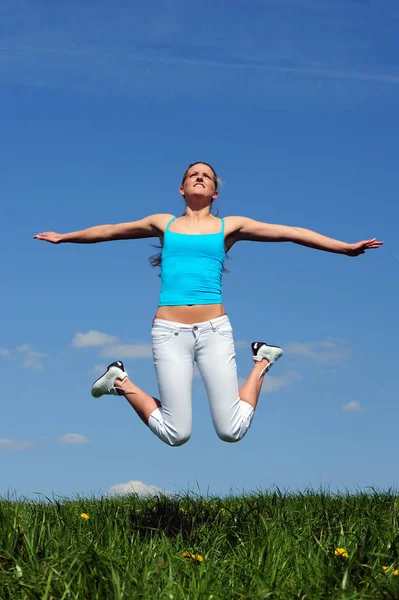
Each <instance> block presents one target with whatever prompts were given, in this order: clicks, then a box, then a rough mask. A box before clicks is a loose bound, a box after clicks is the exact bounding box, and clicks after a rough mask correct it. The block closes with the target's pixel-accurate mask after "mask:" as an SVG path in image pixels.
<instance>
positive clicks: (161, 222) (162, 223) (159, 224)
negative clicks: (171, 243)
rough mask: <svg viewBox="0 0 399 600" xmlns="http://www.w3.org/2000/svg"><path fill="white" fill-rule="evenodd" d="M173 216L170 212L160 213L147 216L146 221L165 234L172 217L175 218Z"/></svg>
mask: <svg viewBox="0 0 399 600" xmlns="http://www.w3.org/2000/svg"><path fill="white" fill-rule="evenodd" d="M173 217H174V215H171V214H169V213H158V214H155V215H150V216H148V217H146V221H147V223H148V224H149V225H150V226H151V227H154V228H155V229H156V230H157V232H158V233H161V234H163V233H164V232H165V229H166V226H167V224H168V223H169V221H170V220H171V219H173Z"/></svg>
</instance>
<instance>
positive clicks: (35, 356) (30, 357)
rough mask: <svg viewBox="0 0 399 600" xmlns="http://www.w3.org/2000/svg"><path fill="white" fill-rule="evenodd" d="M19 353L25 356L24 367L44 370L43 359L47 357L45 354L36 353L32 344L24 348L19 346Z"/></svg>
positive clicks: (25, 345) (24, 345)
mask: <svg viewBox="0 0 399 600" xmlns="http://www.w3.org/2000/svg"><path fill="white" fill-rule="evenodd" d="M17 351H18V352H19V353H20V354H22V355H23V363H22V366H23V367H25V368H26V369H42V368H43V366H44V365H43V362H42V360H41V359H42V358H44V357H45V356H47V354H44V353H43V352H36V350H33V349H32V346H31V345H30V344H23V345H22V346H18V348H17Z"/></svg>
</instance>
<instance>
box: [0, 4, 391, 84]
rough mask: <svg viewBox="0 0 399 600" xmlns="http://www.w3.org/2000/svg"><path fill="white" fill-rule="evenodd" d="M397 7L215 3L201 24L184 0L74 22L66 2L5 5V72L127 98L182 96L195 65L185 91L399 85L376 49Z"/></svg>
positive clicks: (12, 77)
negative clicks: (234, 6) (218, 86)
mask: <svg viewBox="0 0 399 600" xmlns="http://www.w3.org/2000/svg"><path fill="white" fill-rule="evenodd" d="M391 6H392V10H387V13H386V16H384V15H381V11H380V7H379V5H378V4H377V3H374V4H373V3H371V4H370V3H368V4H367V5H364V6H363V4H362V3H344V2H343V3H338V2H337V3H332V2H311V1H309V0H308V1H307V2H302V3H301V11H300V13H299V12H298V10H296V9H297V8H298V6H297V3H296V2H293V1H292V0H281V1H279V2H274V1H273V2H272V1H271V0H268V1H264V2H258V1H256V0H248V2H247V3H246V5H245V9H244V8H243V10H242V11H237V10H232V11H228V12H227V13H226V11H225V10H223V9H222V8H218V7H217V6H215V7H213V8H212V19H211V20H206V22H203V21H201V20H198V19H196V20H195V21H194V22H193V18H192V11H191V10H190V7H189V5H188V4H187V2H184V1H183V0H175V1H173V2H172V1H171V0H169V1H168V2H164V0H158V1H157V2H155V4H154V3H152V4H151V5H148V6H147V5H139V4H135V3H130V4H129V3H127V4H125V5H123V6H122V5H120V6H118V8H117V9H116V8H115V6H114V5H112V4H111V3H109V4H108V3H102V4H101V5H99V6H98V7H96V9H95V10H94V8H93V4H92V3H91V2H89V1H88V0H82V2H80V3H79V5H76V6H75V7H74V11H73V15H74V18H72V17H71V13H70V11H69V10H68V8H67V6H66V5H62V4H58V5H55V7H53V5H50V4H48V3H36V2H34V1H33V0H14V1H13V2H9V1H6V0H3V2H2V3H1V5H0V20H1V22H2V24H3V28H4V31H7V35H3V36H2V37H1V39H0V74H1V75H2V79H3V81H4V80H6V81H12V82H13V83H15V82H17V83H22V84H24V85H39V86H49V87H54V86H62V87H65V86H67V87H68V86H69V87H70V86H75V87H79V88H80V89H87V88H88V87H90V86H91V87H92V88H95V87H96V86H97V87H98V86H101V88H102V89H104V88H105V87H106V88H107V89H108V90H110V91H111V92H112V93H115V92H116V93H124V94H128V95H129V94H131V93H133V92H134V93H135V94H137V93H148V94H152V93H153V91H154V89H155V88H157V89H158V90H162V94H163V95H164V94H168V93H169V94H172V93H173V94H175V91H176V85H178V84H179V83H180V82H181V81H182V78H184V76H185V75H187V74H190V73H191V69H192V68H193V67H194V68H196V81H197V84H199V83H200V84H201V85H200V86H198V85H197V86H195V88H196V91H194V90H190V89H189V88H186V94H188V93H191V92H192V93H196V94H198V93H200V91H199V89H201V90H202V91H203V93H204V94H205V95H207V94H208V93H209V91H210V90H213V91H214V90H215V86H214V81H215V79H214V78H215V76H217V77H218V80H220V79H221V78H223V84H224V85H223V87H224V88H227V90H228V91H230V89H233V88H234V90H235V93H236V94H238V93H239V91H240V87H239V86H238V85H237V81H240V80H241V81H242V82H245V83H246V85H245V86H243V91H244V90H245V95H246V96H247V93H246V91H247V89H253V90H256V92H257V93H261V92H262V91H263V92H264V93H267V92H270V90H271V89H272V88H279V90H280V91H281V92H283V93H285V94H289V93H290V91H292V86H293V85H295V86H297V85H298V83H299V82H300V84H301V85H302V86H303V87H304V88H307V89H308V90H312V92H313V93H314V91H315V88H316V87H317V86H319V85H320V82H322V81H325V82H328V81H331V82H333V84H335V83H334V82H344V83H345V82H352V83H353V84H362V88H361V89H362V90H363V91H364V89H363V84H374V85H376V86H381V85H395V86H396V85H397V84H398V83H399V72H398V69H397V68H396V67H392V65H396V63H395V62H393V61H392V60H391V61H389V59H388V60H387V62H386V64H385V63H384V62H380V63H378V61H377V60H376V56H384V54H386V53H384V52H380V53H378V47H377V48H376V45H378V43H381V44H382V43H383V41H382V40H384V39H385V38H386V37H387V36H389V32H390V31H391V30H394V29H395V27H394V26H393V24H396V23H397V22H398V11H397V9H396V8H395V5H394V4H393V3H392V4H391ZM237 17H239V18H237ZM377 17H378V18H377ZM54 21H56V22H57V23H58V26H57V27H54V26H53V22H54ZM369 23H373V29H372V33H371V29H370V27H369V26H368V24H369ZM388 24H389V26H390V27H387V25H388ZM376 27H377V28H378V27H379V28H380V32H381V35H380V36H378V35H375V33H376V32H375V28H376ZM384 36H385V38H384ZM88 40H90V41H88ZM370 47H373V49H374V51H373V54H372V55H371V54H370ZM371 65H373V66H371ZM296 89H297V88H296ZM297 91H298V90H297Z"/></svg>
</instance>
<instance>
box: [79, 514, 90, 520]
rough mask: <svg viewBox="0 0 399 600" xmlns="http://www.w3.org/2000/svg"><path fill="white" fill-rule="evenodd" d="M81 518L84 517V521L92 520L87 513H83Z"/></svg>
mask: <svg viewBox="0 0 399 600" xmlns="http://www.w3.org/2000/svg"><path fill="white" fill-rule="evenodd" d="M80 516H81V517H82V519H90V517H89V515H88V514H86V513H82V514H81V515H80Z"/></svg>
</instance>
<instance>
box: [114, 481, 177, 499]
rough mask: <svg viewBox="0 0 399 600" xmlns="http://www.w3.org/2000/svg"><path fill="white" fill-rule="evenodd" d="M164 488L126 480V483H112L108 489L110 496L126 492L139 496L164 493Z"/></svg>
mask: <svg viewBox="0 0 399 600" xmlns="http://www.w3.org/2000/svg"><path fill="white" fill-rule="evenodd" d="M165 493H166V492H165V491H164V490H161V489H160V488H158V487H156V486H155V485H147V484H146V483H143V482H142V481H128V482H127V483H118V484H116V485H113V486H112V487H111V488H110V489H109V490H108V494H109V495H110V496H121V495H126V494H137V496H141V497H149V496H159V495H162V494H165Z"/></svg>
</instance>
